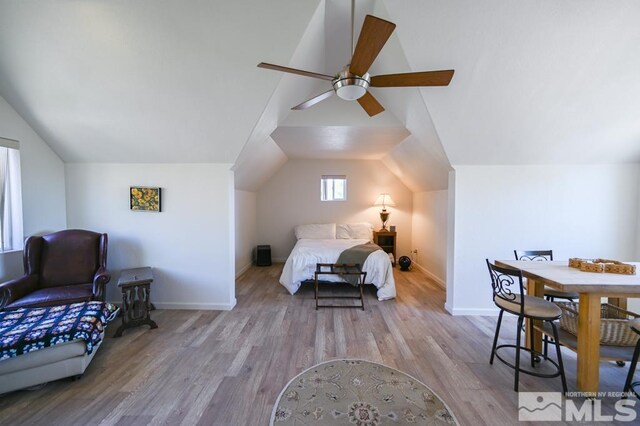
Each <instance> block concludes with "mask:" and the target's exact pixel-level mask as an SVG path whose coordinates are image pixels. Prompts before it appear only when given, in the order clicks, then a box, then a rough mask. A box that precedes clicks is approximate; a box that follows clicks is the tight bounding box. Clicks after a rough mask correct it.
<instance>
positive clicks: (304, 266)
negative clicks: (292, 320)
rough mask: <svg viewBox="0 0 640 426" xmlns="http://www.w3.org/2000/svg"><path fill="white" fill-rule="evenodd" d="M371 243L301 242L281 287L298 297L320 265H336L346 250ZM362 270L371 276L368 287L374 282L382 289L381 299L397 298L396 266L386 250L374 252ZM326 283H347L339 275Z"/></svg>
mask: <svg viewBox="0 0 640 426" xmlns="http://www.w3.org/2000/svg"><path fill="white" fill-rule="evenodd" d="M367 242H368V241H367V240H352V239H337V240H306V239H301V240H298V242H297V243H296V245H295V247H294V248H293V251H292V252H291V254H290V255H289V258H288V259H287V262H286V263H285V264H284V269H283V270H282V275H281V276H280V284H282V285H283V286H285V287H286V289H287V290H289V293H291V294H294V293H295V292H296V291H298V289H299V288H300V283H301V282H302V281H304V280H308V279H313V278H314V272H315V270H316V263H336V262H337V261H338V257H339V256H340V253H342V252H343V251H344V250H345V249H348V248H350V247H353V246H357V245H359V244H365V243H367ZM362 270H363V271H365V272H366V273H367V284H369V283H372V284H373V285H375V286H376V287H377V288H378V300H386V299H393V298H394V297H396V283H395V281H394V279H393V267H392V265H391V261H390V260H389V255H387V253H385V252H384V251H382V250H378V251H375V252H373V253H371V254H370V255H369V257H367V260H366V261H365V262H364V265H362ZM322 280H323V281H343V280H342V279H341V278H340V277H339V276H337V275H324V276H323V277H322Z"/></svg>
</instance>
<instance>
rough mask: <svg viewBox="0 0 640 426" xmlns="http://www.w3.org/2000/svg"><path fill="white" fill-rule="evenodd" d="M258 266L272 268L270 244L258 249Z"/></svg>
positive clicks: (260, 246)
mask: <svg viewBox="0 0 640 426" xmlns="http://www.w3.org/2000/svg"><path fill="white" fill-rule="evenodd" d="M256 266H271V246H270V245H268V244H263V245H259V246H258V247H256Z"/></svg>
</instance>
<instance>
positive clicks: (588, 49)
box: [384, 0, 640, 165]
mask: <svg viewBox="0 0 640 426" xmlns="http://www.w3.org/2000/svg"><path fill="white" fill-rule="evenodd" d="M384 3H385V4H386V6H387V9H388V12H389V15H390V17H391V20H392V21H393V22H395V23H396V24H397V29H396V32H397V34H398V37H399V39H400V41H401V42H402V47H403V49H404V52H405V54H406V57H407V59H408V61H409V64H410V66H411V68H412V69H414V70H419V69H429V68H440V67H453V68H455V69H456V74H455V76H454V79H453V82H452V84H451V86H450V87H449V88H448V90H447V91H446V92H445V91H433V90H428V89H423V90H422V92H423V96H424V98H425V101H426V104H427V107H428V109H429V112H430V114H431V117H432V118H433V122H434V123H435V126H436V128H437V131H438V134H439V135H440V138H441V140H442V143H443V145H444V148H445V150H446V153H447V155H448V157H449V159H450V161H451V163H452V164H454V165H456V164H548V163H573V164H588V163H591V164H598V163H618V162H638V161H640V118H639V113H640V2H638V1H637V0H621V1H616V2H614V3H613V4H612V3H611V2H607V1H599V0H566V1H539V0H521V1H509V0H486V1H482V2H469V1H464V0H450V1H446V2H443V1H424V0H385V1H384Z"/></svg>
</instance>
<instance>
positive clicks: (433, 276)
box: [412, 262, 447, 290]
mask: <svg viewBox="0 0 640 426" xmlns="http://www.w3.org/2000/svg"><path fill="white" fill-rule="evenodd" d="M412 265H414V266H415V267H416V268H418V269H420V270H421V271H422V272H423V273H424V274H425V275H426V276H428V277H429V278H431V279H432V280H433V281H435V282H436V284H438V285H439V286H440V287H442V288H443V289H445V290H446V289H447V283H446V282H445V281H444V280H443V279H442V278H440V277H438V276H437V275H436V274H434V273H433V272H431V271H430V270H428V269H427V268H425V267H424V266H422V265H420V264H418V263H416V262H413V263H412Z"/></svg>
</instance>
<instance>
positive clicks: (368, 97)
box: [358, 92, 384, 117]
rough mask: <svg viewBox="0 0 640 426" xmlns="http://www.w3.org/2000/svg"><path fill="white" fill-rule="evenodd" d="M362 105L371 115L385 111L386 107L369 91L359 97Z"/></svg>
mask: <svg viewBox="0 0 640 426" xmlns="http://www.w3.org/2000/svg"><path fill="white" fill-rule="evenodd" d="M358 103H359V104H360V106H361V107H362V108H363V109H364V110H365V111H366V112H367V114H369V117H373V116H374V115H377V114H380V113H381V112H382V111H384V107H383V106H382V105H381V104H380V102H378V100H377V99H376V98H374V97H373V95H372V94H371V93H369V92H367V93H365V94H364V96H362V97H361V98H360V99H358Z"/></svg>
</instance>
